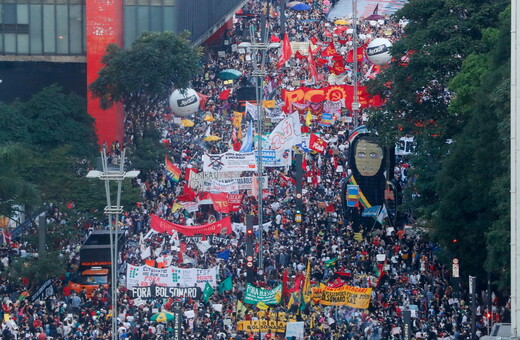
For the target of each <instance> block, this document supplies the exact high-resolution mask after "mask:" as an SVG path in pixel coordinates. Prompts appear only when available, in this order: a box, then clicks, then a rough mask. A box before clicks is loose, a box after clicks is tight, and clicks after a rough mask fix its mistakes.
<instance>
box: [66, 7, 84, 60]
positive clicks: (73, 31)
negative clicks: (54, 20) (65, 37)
mask: <svg viewBox="0 0 520 340" xmlns="http://www.w3.org/2000/svg"><path fill="white" fill-rule="evenodd" d="M69 15H70V18H69V25H70V26H69V35H70V53H72V54H81V52H82V42H83V36H82V26H83V20H81V17H82V14H81V6H80V5H71V6H70V7H69Z"/></svg>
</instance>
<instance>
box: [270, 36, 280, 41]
mask: <svg viewBox="0 0 520 340" xmlns="http://www.w3.org/2000/svg"><path fill="white" fill-rule="evenodd" d="M271 42H274V43H277V42H280V38H278V37H277V36H276V35H274V34H273V35H271Z"/></svg>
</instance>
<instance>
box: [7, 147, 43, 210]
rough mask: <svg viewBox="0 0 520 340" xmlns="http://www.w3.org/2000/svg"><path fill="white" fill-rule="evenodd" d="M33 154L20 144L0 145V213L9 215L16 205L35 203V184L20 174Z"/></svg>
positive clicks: (38, 196) (36, 201) (36, 196)
mask: <svg viewBox="0 0 520 340" xmlns="http://www.w3.org/2000/svg"><path fill="white" fill-rule="evenodd" d="M33 158H34V154H33V153H32V152H31V151H30V149H28V148H27V147H25V146H23V145H22V144H11V143H9V144H3V145H0V215H3V216H8V217H11V216H12V215H13V213H14V212H15V210H16V206H17V205H37V204H39V202H40V192H39V190H38V188H37V185H36V184H35V183H34V182H32V181H30V180H28V179H27V178H25V177H24V176H22V174H21V173H22V169H24V168H25V167H26V165H27V163H28V162H30V160H31V159H33Z"/></svg>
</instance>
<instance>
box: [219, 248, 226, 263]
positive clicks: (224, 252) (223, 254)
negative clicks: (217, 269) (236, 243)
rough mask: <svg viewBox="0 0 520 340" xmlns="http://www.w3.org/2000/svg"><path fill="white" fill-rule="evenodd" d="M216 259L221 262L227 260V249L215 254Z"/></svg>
mask: <svg viewBox="0 0 520 340" xmlns="http://www.w3.org/2000/svg"><path fill="white" fill-rule="evenodd" d="M217 257H218V258H221V259H223V260H226V261H227V260H229V249H226V250H224V251H221V252H220V253H218V254H217Z"/></svg>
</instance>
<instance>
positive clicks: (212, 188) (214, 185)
mask: <svg viewBox="0 0 520 340" xmlns="http://www.w3.org/2000/svg"><path fill="white" fill-rule="evenodd" d="M202 188H203V190H204V191H206V192H210V193H213V194H219V193H223V192H227V193H231V194H237V193H238V190H240V189H239V186H238V181H237V180H236V179H230V180H229V179H228V180H222V181H209V182H208V181H204V184H203V186H202Z"/></svg>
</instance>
